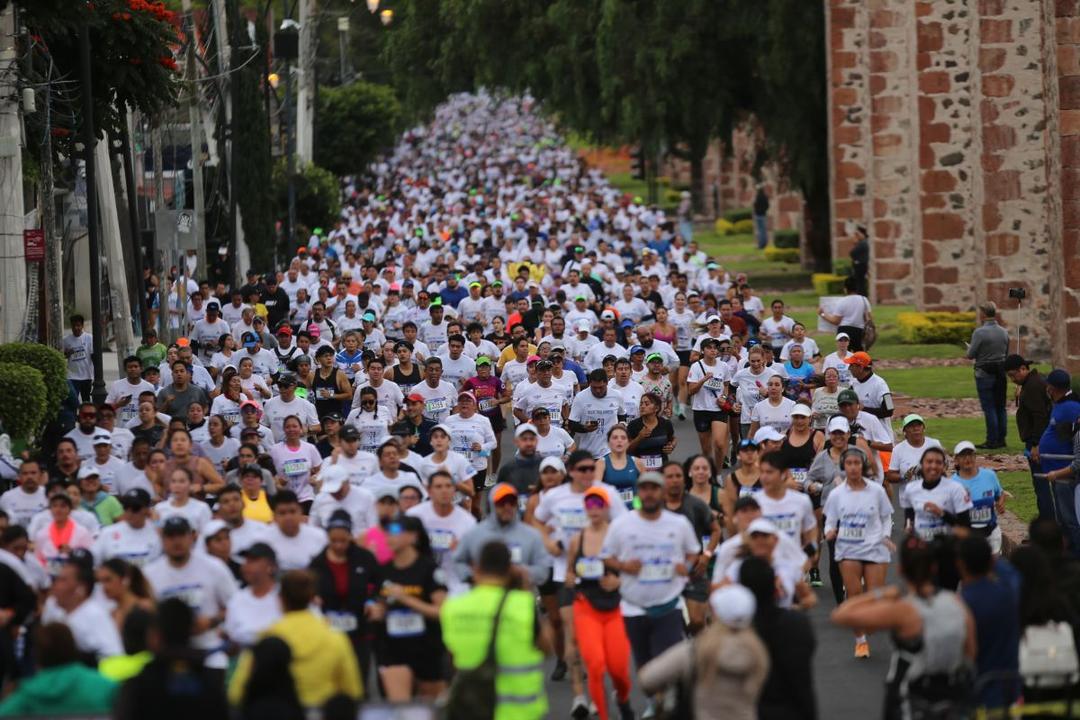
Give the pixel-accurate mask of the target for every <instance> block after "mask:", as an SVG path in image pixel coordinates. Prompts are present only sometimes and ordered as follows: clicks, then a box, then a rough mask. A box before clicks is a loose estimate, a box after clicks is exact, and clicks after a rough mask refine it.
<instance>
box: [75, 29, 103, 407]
mask: <svg viewBox="0 0 1080 720" xmlns="http://www.w3.org/2000/svg"><path fill="white" fill-rule="evenodd" d="M79 51H80V55H81V58H80V60H81V64H82V67H81V68H80V70H81V72H82V87H81V88H80V90H81V94H82V114H83V117H82V136H83V137H82V141H83V154H84V157H85V162H86V234H87V237H88V238H89V242H90V263H89V265H90V305H91V308H90V323H91V326H90V327H91V333H92V334H93V340H94V351H93V361H94V384H93V385H92V386H91V390H90V399H91V400H93V401H94V404H95V405H100V404H101V403H103V402H105V395H106V393H105V372H104V370H103V369H102V367H101V353H102V352H103V351H104V349H105V325H104V323H102V321H101V229H100V228H99V227H98V200H97V178H96V172H95V167H94V165H95V158H94V155H95V152H94V148H95V146H96V145H97V136H96V135H95V134H94V96H93V81H92V77H91V73H90V58H91V54H90V23H89V22H88V21H85V20H84V21H83V24H82V28H81V29H80V32H79Z"/></svg>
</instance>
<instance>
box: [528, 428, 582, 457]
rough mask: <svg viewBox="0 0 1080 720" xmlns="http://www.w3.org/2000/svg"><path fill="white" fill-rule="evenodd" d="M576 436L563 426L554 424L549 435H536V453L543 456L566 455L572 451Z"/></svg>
mask: <svg viewBox="0 0 1080 720" xmlns="http://www.w3.org/2000/svg"><path fill="white" fill-rule="evenodd" d="M573 444H574V438H573V437H571V436H570V433H568V432H566V431H565V430H563V429H562V428H561V427H555V425H554V424H552V426H551V428H550V429H549V430H548V434H547V435H540V434H539V433H538V434H537V435H536V454H537V455H539V456H540V457H541V458H546V457H557V458H562V457H565V456H566V455H567V454H568V453H569V452H570V446H572V445H573Z"/></svg>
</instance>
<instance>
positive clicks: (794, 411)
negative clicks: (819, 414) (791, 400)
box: [791, 403, 813, 417]
mask: <svg viewBox="0 0 1080 720" xmlns="http://www.w3.org/2000/svg"><path fill="white" fill-rule="evenodd" d="M812 414H813V413H812V412H811V411H810V408H809V407H807V406H806V405H804V404H803V403H799V404H798V405H796V406H795V407H793V408H791V416H792V417H795V416H796V415H799V416H800V417H810V415H812Z"/></svg>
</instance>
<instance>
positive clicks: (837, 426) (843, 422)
mask: <svg viewBox="0 0 1080 720" xmlns="http://www.w3.org/2000/svg"><path fill="white" fill-rule="evenodd" d="M825 429H826V431H827V432H828V433H830V434H832V433H834V432H851V423H849V422H848V420H847V418H846V417H841V416H840V415H837V416H836V417H834V418H833V419H832V420H830V421H829V425H828V427H826V428H825Z"/></svg>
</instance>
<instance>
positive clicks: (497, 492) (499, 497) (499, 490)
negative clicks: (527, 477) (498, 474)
mask: <svg viewBox="0 0 1080 720" xmlns="http://www.w3.org/2000/svg"><path fill="white" fill-rule="evenodd" d="M517 495H518V491H517V489H516V488H515V487H514V486H513V485H511V484H510V483H499V484H498V485H496V486H495V487H493V488H491V503H492V504H493V505H498V504H499V503H501V502H502V501H503V500H505V499H506V498H508V497H514V498H516V497H517Z"/></svg>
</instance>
